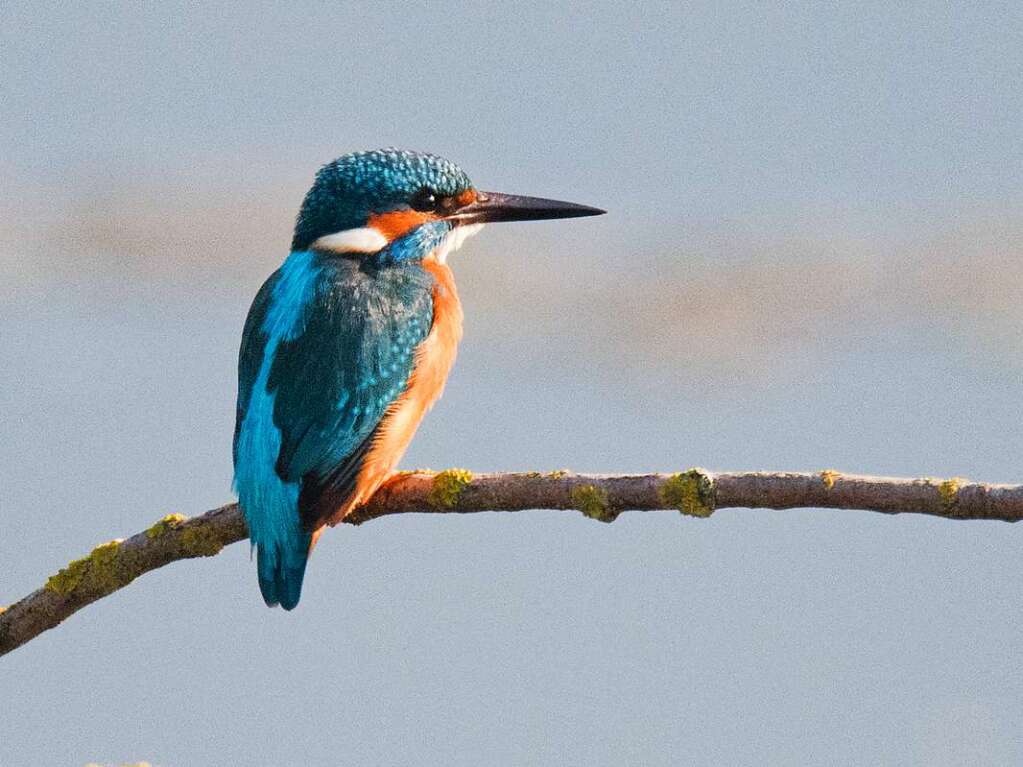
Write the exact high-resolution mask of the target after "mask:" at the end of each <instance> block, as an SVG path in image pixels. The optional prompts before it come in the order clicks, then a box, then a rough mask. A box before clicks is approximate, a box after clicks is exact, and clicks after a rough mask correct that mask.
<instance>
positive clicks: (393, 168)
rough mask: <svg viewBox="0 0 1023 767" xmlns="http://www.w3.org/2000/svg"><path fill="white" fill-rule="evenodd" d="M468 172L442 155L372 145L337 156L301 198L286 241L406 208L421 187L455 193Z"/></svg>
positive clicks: (298, 244)
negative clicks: (367, 150) (369, 149)
mask: <svg viewBox="0 0 1023 767" xmlns="http://www.w3.org/2000/svg"><path fill="white" fill-rule="evenodd" d="M470 186H472V182H470V180H469V177H468V176H467V175H466V174H465V172H464V171H463V170H462V169H461V168H459V167H458V166H457V165H455V164H454V163H452V162H450V161H448V160H445V159H444V158H443V157H437V156H436V155H432V154H427V153H424V152H409V151H405V150H401V149H376V150H373V151H371V152H355V153H353V154H347V155H345V156H344V157H339V158H338V159H336V160H334V161H333V162H331V163H328V164H327V165H324V166H323V167H322V168H320V171H319V173H317V174H316V181H315V183H314V184H313V187H312V189H310V190H309V193H308V194H307V195H306V197H305V200H304V202H303V203H302V210H301V212H300V213H299V216H298V222H297V223H296V225H295V236H294V239H293V240H292V243H291V249H292V250H293V251H299V250H304V249H306V248H308V247H309V246H310V245H311V244H312V243H313V242H315V241H316V239H317V238H318V237H322V236H324V235H327V234H333V233H334V232H342V231H344V230H346V229H355V228H357V227H361V226H365V225H366V220H367V218H368V217H369V214H370V213H382V212H386V211H389V210H396V209H399V208H403V207H406V206H407V204H408V200H409V198H410V197H411V196H412V195H413V194H415V193H416V192H417V191H419V190H420V189H422V188H423V187H429V188H430V189H432V190H434V191H435V192H437V193H438V194H439V195H456V194H458V193H459V192H461V191H463V190H465V189H468V188H469V187H470Z"/></svg>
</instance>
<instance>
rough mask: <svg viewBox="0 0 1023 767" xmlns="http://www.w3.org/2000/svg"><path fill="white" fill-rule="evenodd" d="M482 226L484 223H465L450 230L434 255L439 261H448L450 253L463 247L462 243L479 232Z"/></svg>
mask: <svg viewBox="0 0 1023 767" xmlns="http://www.w3.org/2000/svg"><path fill="white" fill-rule="evenodd" d="M482 228H483V224H463V225H462V226H456V227H455V228H454V229H452V230H451V231H450V232H448V233H447V234H446V235H445V236H444V239H443V240H441V243H440V245H438V246H437V248H436V250H434V251H433V257H434V258H436V259H437V263H438V264H443V263H446V262H447V260H448V256H449V255H451V254H452V253H454V252H455V251H456V250H458V249H459V248H460V247H462V243H464V242H465V241H466V240H468V239H469V238H470V237H472V236H473V235H474V234H477V233H478V232H479V230H480V229H482Z"/></svg>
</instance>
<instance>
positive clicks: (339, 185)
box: [234, 150, 470, 610]
mask: <svg viewBox="0 0 1023 767" xmlns="http://www.w3.org/2000/svg"><path fill="white" fill-rule="evenodd" d="M469 185H470V182H469V179H468V178H467V177H466V176H465V174H464V173H463V172H462V171H461V170H459V169H458V168H457V167H456V166H455V165H453V164H451V163H449V162H447V161H446V160H443V159H441V158H438V157H434V156H432V155H425V154H417V153H412V152H402V151H398V150H379V151H374V152H361V153H357V154H353V155H346V156H345V157H342V158H340V159H338V160H335V161H334V162H332V163H330V164H328V165H326V166H324V167H323V168H322V169H321V170H320V172H319V173H318V174H317V176H316V181H315V183H314V185H313V188H312V189H311V190H310V191H309V193H308V194H307V195H306V199H305V202H304V203H303V205H302V211H301V213H300V214H299V218H298V222H297V224H296V228H295V237H294V242H295V248H294V249H293V251H292V253H291V255H290V256H289V257H288V259H287V260H286V261H285V263H284V264H283V265H282V266H281V268H280V269H278V270H277V271H276V272H275V273H274V274H273V275H272V276H271V277H270V278H269V279H268V280H267V281H266V283H265V284H264V285H263V287H262V289H261V290H260V291H259V293H258V295H257V296H256V298H255V300H254V301H253V304H252V308H251V309H250V310H249V316H248V319H247V321H246V323H245V330H244V332H243V335H242V344H241V351H240V354H239V361H238V408H237V421H236V425H235V438H234V462H235V478H234V485H235V489H236V491H237V493H238V498H239V500H240V502H241V506H242V510H243V511H244V513H245V518H246V521H247V523H248V527H249V537H250V540H251V542H252V545H253V546H254V547H255V548H256V550H257V573H258V576H259V585H260V590H261V591H262V593H263V598H264V599H265V601H266V602H267V604H269V605H275V604H280V605H281V606H282V607H284V608H285V609H289V610H290V609H292V608H293V607H295V605H296V604H297V603H298V601H299V597H300V595H301V589H302V580H303V577H304V573H305V565H306V559H307V557H308V552H309V545H310V539H311V534H312V532H313V531H314V530H315V529H317V528H318V527H320V526H321V525H322V524H323V523H324V521H325V520H326V518H328V517H329V516H330V515H331V514H332V513H333V512H335V511H336V510H337V509H338V508H339V507H340V506H341V505H342V504H343V502H344V501H345V500H346V498H347V497H348V496H349V495H350V494H351V492H352V489H353V487H354V483H355V479H356V476H357V475H358V471H359V468H360V466H361V462H362V459H363V457H364V455H365V453H366V450H367V447H368V445H369V444H370V442H371V440H372V438H373V434H374V430H375V429H376V428H377V427H378V425H379V424H380V422H381V419H382V418H383V416H384V413H385V412H386V410H387V408H388V407H389V406H390V405H391V404H392V403H393V402H394V401H395V400H396V399H397V398H398V397H399V396H400V395H401V394H402V393H403V392H404V390H405V387H406V385H407V383H408V380H409V377H410V376H411V374H412V371H413V366H414V362H415V351H416V348H417V346H418V345H419V344H420V343H421V342H422V341H423V339H424V338H426V336H427V335H428V334H429V332H430V327H431V323H432V320H433V297H432V291H433V287H434V279H433V277H432V276H431V275H430V273H429V272H428V271H427V270H426V269H424V268H423V266H422V263H421V262H422V259H423V258H424V257H425V256H426V255H427V254H429V253H430V252H431V251H432V250H433V249H434V248H436V247H437V246H438V245H439V244H440V243H441V241H442V240H443V238H444V236H445V235H447V234H448V232H449V231H450V228H451V226H450V224H448V223H447V222H444V221H435V222H429V223H425V224H423V225H421V226H418V227H416V228H415V229H413V230H412V231H411V232H409V233H408V234H407V235H405V236H404V237H401V238H400V239H397V240H395V241H393V242H391V243H390V244H389V245H388V246H387V247H385V248H383V249H382V250H380V251H379V252H377V253H370V254H362V253H353V254H334V253H330V252H319V251H313V250H309V247H310V245H311V244H312V243H313V242H315V240H316V239H318V238H319V237H322V236H324V235H327V234H333V233H335V232H339V231H343V230H345V229H353V228H358V227H362V226H365V225H366V221H367V218H368V216H369V215H370V213H380V212H384V211H389V210H397V209H401V208H403V207H407V205H408V201H409V199H410V198H411V196H412V195H414V194H415V193H416V192H418V191H419V190H420V189H421V188H423V187H424V186H428V187H430V188H431V189H435V190H437V191H439V192H442V193H446V194H456V193H458V192H459V191H461V190H463V189H465V188H468V186H469Z"/></svg>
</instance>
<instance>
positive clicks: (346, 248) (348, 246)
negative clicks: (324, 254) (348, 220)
mask: <svg viewBox="0 0 1023 767" xmlns="http://www.w3.org/2000/svg"><path fill="white" fill-rule="evenodd" d="M312 247H313V248H314V249H315V250H330V251H333V252H334V253H376V252H377V251H378V250H383V249H384V248H386V247H387V238H386V237H384V235H382V234H381V233H380V230H379V229H374V228H373V227H372V226H364V227H362V228H360V229H345V230H344V231H343V232H334V234H325V235H324V236H323V237H320V238H319V239H318V240H316V242H314V243H313V245H312Z"/></svg>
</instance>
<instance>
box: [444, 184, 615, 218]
mask: <svg viewBox="0 0 1023 767" xmlns="http://www.w3.org/2000/svg"><path fill="white" fill-rule="evenodd" d="M606 212H607V211H606V210H601V209H600V208H591V207H590V206H589V205H577V204H575V203H574V202H562V201H561V200H545V199H543V198H542V197H522V196H520V195H515V194H501V193H500V192H477V194H476V201H475V202H472V203H470V204H469V205H466V206H465V207H463V208H459V209H458V210H457V211H456V212H455V213H453V214H451V215H450V216H448V218H449V219H450V220H452V221H457V222H458V223H459V224H483V223H487V222H491V221H539V220H541V219H547V218H577V217H578V216H599V215H601V214H603V213H606Z"/></svg>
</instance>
